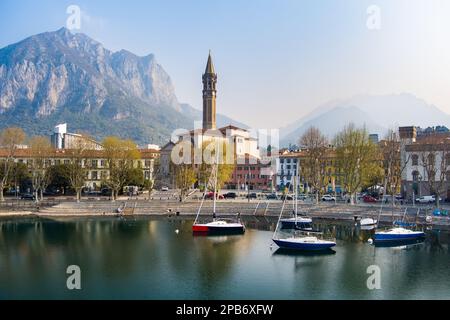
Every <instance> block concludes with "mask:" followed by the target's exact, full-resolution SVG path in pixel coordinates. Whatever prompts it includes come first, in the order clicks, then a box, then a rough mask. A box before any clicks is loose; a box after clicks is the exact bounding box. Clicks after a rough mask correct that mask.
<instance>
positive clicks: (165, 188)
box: [161, 187, 169, 191]
mask: <svg viewBox="0 0 450 320" xmlns="http://www.w3.org/2000/svg"><path fill="white" fill-rule="evenodd" d="M161 191H169V187H162V188H161Z"/></svg>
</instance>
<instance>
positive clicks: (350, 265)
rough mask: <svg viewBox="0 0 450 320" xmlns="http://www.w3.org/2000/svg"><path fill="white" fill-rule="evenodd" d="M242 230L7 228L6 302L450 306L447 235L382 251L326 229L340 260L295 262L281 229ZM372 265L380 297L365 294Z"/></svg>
mask: <svg viewBox="0 0 450 320" xmlns="http://www.w3.org/2000/svg"><path fill="white" fill-rule="evenodd" d="M245 223H246V225H247V231H246V233H245V235H242V236H219V237H196V236H193V235H192V232H191V225H192V221H191V220H183V219H172V220H168V219H166V218H161V219H152V218H137V219H119V218H105V219H99V218H95V219H94V218H92V219H91V218H83V219H68V220H67V219H66V220H58V221H55V220H48V219H21V220H17V219H16V220H10V221H8V220H0V299H450V246H449V243H450V237H449V234H448V233H447V232H444V231H439V230H433V231H428V232H427V238H426V240H425V242H424V243H421V244H417V245H412V246H403V247H395V248H376V247H374V246H372V245H369V244H368V243H367V239H368V238H370V237H371V232H367V231H361V230H359V229H357V228H355V227H354V226H353V225H352V224H334V225H333V224H327V223H321V224H320V225H317V227H319V228H322V229H324V230H326V231H328V232H332V233H333V234H334V235H335V236H336V237H337V239H338V241H337V246H336V247H335V249H334V251H335V253H334V254H326V255H305V254H295V255H293V254H285V253H280V252H279V251H277V247H276V246H275V245H272V242H271V238H272V231H271V230H273V228H274V226H275V221H273V220H272V221H267V220H265V218H258V219H257V218H248V219H246V220H245ZM176 230H178V231H179V232H178V233H176ZM69 265H78V266H79V267H80V268H81V286H82V289H81V290H79V291H77V290H74V291H70V290H68V289H67V287H66V280H67V277H68V275H67V274H66V269H67V267H68V266H69ZM371 265H376V266H379V268H380V272H381V274H380V276H381V277H380V279H381V282H380V284H381V289H375V290H369V289H368V288H367V285H366V281H367V278H368V277H369V276H370V275H369V274H368V273H367V268H368V267H369V266H371Z"/></svg>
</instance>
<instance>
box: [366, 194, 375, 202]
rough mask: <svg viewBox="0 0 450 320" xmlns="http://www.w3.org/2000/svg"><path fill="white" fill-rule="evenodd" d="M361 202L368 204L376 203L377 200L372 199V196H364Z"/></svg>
mask: <svg viewBox="0 0 450 320" xmlns="http://www.w3.org/2000/svg"><path fill="white" fill-rule="evenodd" d="M363 201H364V202H368V203H370V202H377V199H375V198H374V197H372V196H369V195H365V196H364V197H363Z"/></svg>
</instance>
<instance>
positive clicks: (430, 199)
mask: <svg viewBox="0 0 450 320" xmlns="http://www.w3.org/2000/svg"><path fill="white" fill-rule="evenodd" d="M441 200H442V198H441V197H439V201H441ZM416 202H418V203H435V202H436V197H435V196H422V197H420V198H417V199H416Z"/></svg>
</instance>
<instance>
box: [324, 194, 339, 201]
mask: <svg viewBox="0 0 450 320" xmlns="http://www.w3.org/2000/svg"><path fill="white" fill-rule="evenodd" d="M322 201H336V197H334V196H331V195H329V194H326V195H324V196H323V197H322Z"/></svg>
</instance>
